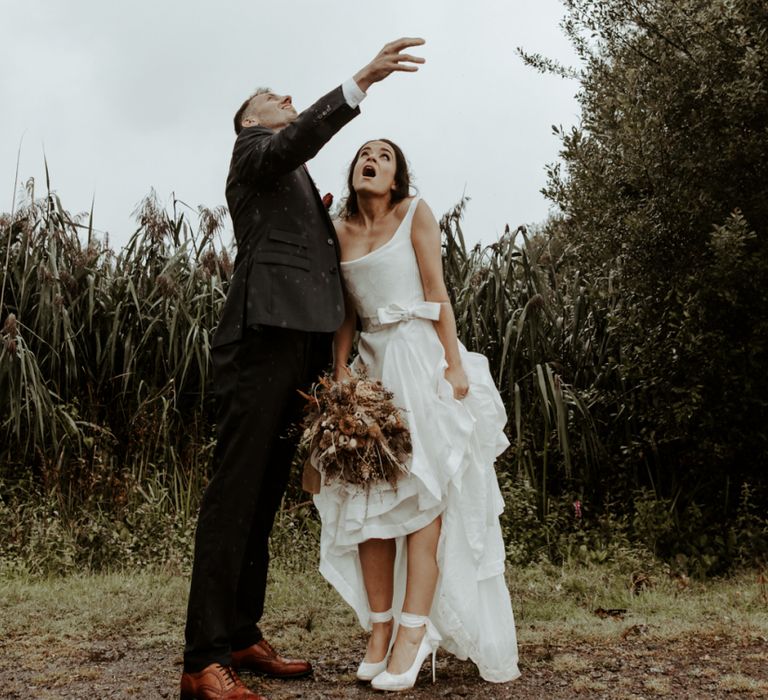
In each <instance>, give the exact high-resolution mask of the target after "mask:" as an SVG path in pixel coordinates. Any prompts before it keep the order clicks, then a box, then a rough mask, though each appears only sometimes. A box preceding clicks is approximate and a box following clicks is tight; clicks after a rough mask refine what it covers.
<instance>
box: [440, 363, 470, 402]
mask: <svg viewBox="0 0 768 700" xmlns="http://www.w3.org/2000/svg"><path fill="white" fill-rule="evenodd" d="M445 378H446V379H447V380H448V383H449V384H450V385H451V386H452V387H453V398H454V399H459V400H461V399H463V398H464V397H465V396H466V395H467V393H468V392H469V379H467V373H466V372H465V371H464V368H463V367H462V366H461V365H458V366H457V367H448V369H446V370H445Z"/></svg>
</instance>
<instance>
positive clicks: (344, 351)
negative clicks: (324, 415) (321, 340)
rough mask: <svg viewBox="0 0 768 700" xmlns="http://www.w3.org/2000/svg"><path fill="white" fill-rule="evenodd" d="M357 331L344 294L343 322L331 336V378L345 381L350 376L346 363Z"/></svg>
mask: <svg viewBox="0 0 768 700" xmlns="http://www.w3.org/2000/svg"><path fill="white" fill-rule="evenodd" d="M356 329H357V314H356V313H355V307H354V305H353V304H352V300H351V299H350V298H349V295H348V294H347V293H346V291H345V292H344V322H343V323H342V324H341V326H339V329H338V330H337V331H336V333H334V336H333V378H334V379H335V380H337V381H338V380H339V379H346V378H348V377H349V376H350V371H349V368H348V367H347V361H348V360H349V353H350V352H351V351H352V343H353V341H354V339H355V331H356Z"/></svg>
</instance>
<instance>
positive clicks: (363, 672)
mask: <svg viewBox="0 0 768 700" xmlns="http://www.w3.org/2000/svg"><path fill="white" fill-rule="evenodd" d="M370 618H371V622H389V621H390V620H391V619H392V610H391V609H390V610H387V611H386V612H371V615H370ZM393 640H394V635H393V636H392V639H390V640H389V647H388V649H387V653H386V654H385V655H384V658H383V659H382V660H381V661H375V662H373V663H371V662H369V661H361V662H360V665H359V666H358V667H357V674H356V675H357V677H358V678H359V679H360V680H361V681H370V680H373V679H374V678H376V676H378V675H379V674H380V673H381V672H382V671H386V670H387V659H389V652H390V651H391V650H392V642H393Z"/></svg>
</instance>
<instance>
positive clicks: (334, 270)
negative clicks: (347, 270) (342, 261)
mask: <svg viewBox="0 0 768 700" xmlns="http://www.w3.org/2000/svg"><path fill="white" fill-rule="evenodd" d="M336 271H337V268H336V265H334V266H333V267H332V268H331V269H330V273H331V274H332V275H335V274H336Z"/></svg>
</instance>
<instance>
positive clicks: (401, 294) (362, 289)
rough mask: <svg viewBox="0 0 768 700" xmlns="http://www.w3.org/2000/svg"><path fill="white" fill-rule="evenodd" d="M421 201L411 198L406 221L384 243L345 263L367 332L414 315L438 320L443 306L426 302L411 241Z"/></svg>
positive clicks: (348, 286) (348, 284) (347, 282)
mask: <svg viewBox="0 0 768 700" xmlns="http://www.w3.org/2000/svg"><path fill="white" fill-rule="evenodd" d="M418 202H419V197H414V198H413V200H411V203H410V205H409V206H408V211H407V212H406V214H405V216H404V217H403V220H402V221H401V222H400V225H399V226H398V227H397V230H396V231H395V233H394V234H393V236H392V238H390V239H389V240H388V241H387V242H386V243H385V244H384V245H382V246H380V247H379V248H376V249H375V250H372V251H371V252H370V253H367V254H366V255H363V256H362V257H359V258H355V259H354V260H348V261H346V262H342V263H341V271H342V275H343V277H344V283H345V285H346V289H347V292H348V294H349V296H350V298H351V299H352V301H353V303H354V305H355V310H356V311H357V314H358V316H359V317H360V319H361V321H362V324H363V331H372V330H376V329H377V328H378V327H380V326H381V324H388V323H394V322H397V321H401V320H407V319H410V318H430V319H432V320H437V317H438V316H439V306H440V305H439V304H433V303H430V302H425V301H424V288H423V286H422V284H421V274H420V272H419V263H418V260H417V259H416V253H415V252H414V250H413V245H412V244H411V225H412V223H413V216H414V213H415V211H416V207H417V206H418ZM435 307H436V308H435ZM435 314H437V316H436V315H435Z"/></svg>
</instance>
